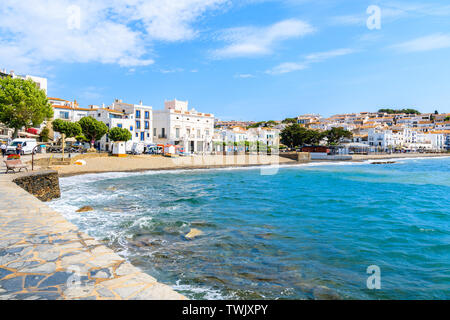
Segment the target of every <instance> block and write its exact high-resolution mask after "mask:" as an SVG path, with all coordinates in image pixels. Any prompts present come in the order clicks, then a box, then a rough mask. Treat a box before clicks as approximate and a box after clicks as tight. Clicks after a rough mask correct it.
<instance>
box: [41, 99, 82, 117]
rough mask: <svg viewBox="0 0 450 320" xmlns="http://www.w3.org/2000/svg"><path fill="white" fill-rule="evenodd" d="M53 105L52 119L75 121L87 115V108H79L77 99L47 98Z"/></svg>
mask: <svg viewBox="0 0 450 320" xmlns="http://www.w3.org/2000/svg"><path fill="white" fill-rule="evenodd" d="M48 101H49V102H50V104H51V105H52V107H53V120H55V119H62V120H67V121H71V122H77V121H79V120H80V119H81V118H84V117H87V116H88V112H89V111H90V110H91V109H89V108H80V107H79V106H78V103H77V101H76V100H75V101H73V102H72V101H68V100H64V99H59V98H48Z"/></svg>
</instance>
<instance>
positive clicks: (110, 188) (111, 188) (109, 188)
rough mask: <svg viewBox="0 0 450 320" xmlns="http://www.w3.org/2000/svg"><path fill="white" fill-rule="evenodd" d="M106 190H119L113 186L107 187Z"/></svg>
mask: <svg viewBox="0 0 450 320" xmlns="http://www.w3.org/2000/svg"><path fill="white" fill-rule="evenodd" d="M106 190H107V191H117V188H116V187H114V186H113V187H108V188H106Z"/></svg>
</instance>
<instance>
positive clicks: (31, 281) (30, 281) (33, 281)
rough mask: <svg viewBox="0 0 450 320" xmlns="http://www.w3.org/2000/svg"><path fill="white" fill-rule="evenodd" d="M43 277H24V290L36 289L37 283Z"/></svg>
mask: <svg viewBox="0 0 450 320" xmlns="http://www.w3.org/2000/svg"><path fill="white" fill-rule="evenodd" d="M44 278H45V276H40V275H29V276H26V277H25V288H29V287H37V286H38V284H39V282H40V281H42V280H43V279H44Z"/></svg>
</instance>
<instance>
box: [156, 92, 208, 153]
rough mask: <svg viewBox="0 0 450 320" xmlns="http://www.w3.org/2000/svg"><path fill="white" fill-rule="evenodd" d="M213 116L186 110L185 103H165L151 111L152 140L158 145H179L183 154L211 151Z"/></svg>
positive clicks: (186, 104) (173, 101)
mask: <svg viewBox="0 0 450 320" xmlns="http://www.w3.org/2000/svg"><path fill="white" fill-rule="evenodd" d="M213 134H214V115H212V114H209V113H202V112H198V111H196V110H195V109H191V110H189V109H188V102H187V101H178V100H172V101H166V102H165V103H164V110H155V111H153V138H154V141H155V142H156V143H159V144H173V145H181V146H183V148H184V151H185V152H191V153H210V152H211V151H212V150H213V143H212V137H213Z"/></svg>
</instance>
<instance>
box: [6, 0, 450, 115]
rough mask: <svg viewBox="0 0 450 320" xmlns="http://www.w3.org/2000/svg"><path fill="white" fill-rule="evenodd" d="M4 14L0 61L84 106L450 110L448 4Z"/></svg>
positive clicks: (150, 1)
mask: <svg viewBox="0 0 450 320" xmlns="http://www.w3.org/2000/svg"><path fill="white" fill-rule="evenodd" d="M0 16H1V19H0V69H3V68H6V69H7V70H8V71H9V70H14V71H15V72H16V73H17V74H30V75H35V76H42V77H46V78H48V95H49V96H51V97H58V98H63V99H67V100H74V99H76V100H77V101H78V102H79V104H80V106H84V107H87V106H88V105H91V104H95V105H101V104H102V103H105V104H106V105H109V104H111V103H112V102H113V101H114V99H122V100H123V101H124V102H128V103H139V101H141V100H142V101H143V103H144V104H145V105H150V106H153V108H154V110H157V109H162V108H163V107H164V101H165V100H172V99H174V98H176V99H178V100H187V101H189V105H190V107H193V108H195V109H196V110H198V111H200V112H208V113H213V114H214V115H215V116H216V118H219V119H222V120H254V121H261V120H282V119H284V118H287V117H295V116H298V115H300V114H305V113H315V114H322V115H323V116H329V115H333V114H339V113H350V112H359V111H376V110H378V109H380V108H389V107H390V108H406V107H408V108H416V109H419V110H420V111H422V112H434V111H435V110H438V111H439V112H450V90H449V89H450V62H449V57H450V2H449V1H448V0H430V1H424V0H422V1H417V0H408V1H400V0H397V1H385V0H370V1H366V0H358V1H355V0H239V1H237V0H96V1H88V0H73V1H71V0H22V1H17V0H1V1H0Z"/></svg>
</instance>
